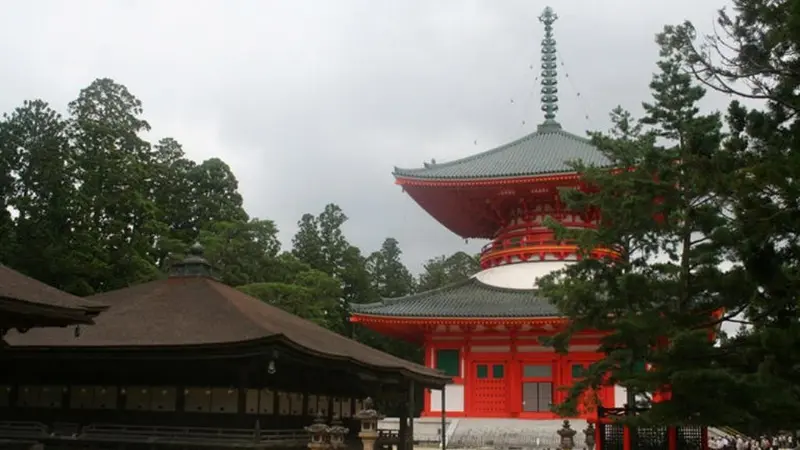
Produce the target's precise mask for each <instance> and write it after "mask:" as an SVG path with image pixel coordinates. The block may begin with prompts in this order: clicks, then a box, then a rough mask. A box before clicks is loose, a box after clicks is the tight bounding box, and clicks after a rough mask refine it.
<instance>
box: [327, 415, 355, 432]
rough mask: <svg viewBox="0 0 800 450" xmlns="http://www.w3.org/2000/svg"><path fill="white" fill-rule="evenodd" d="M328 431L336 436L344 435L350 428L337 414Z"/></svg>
mask: <svg viewBox="0 0 800 450" xmlns="http://www.w3.org/2000/svg"><path fill="white" fill-rule="evenodd" d="M328 432H329V433H330V434H332V435H334V436H344V435H346V434H347V433H349V432H350V429H349V428H347V427H345V426H344V425H343V424H342V419H340V418H339V415H338V414H337V415H335V416H333V420H331V426H330V428H328Z"/></svg>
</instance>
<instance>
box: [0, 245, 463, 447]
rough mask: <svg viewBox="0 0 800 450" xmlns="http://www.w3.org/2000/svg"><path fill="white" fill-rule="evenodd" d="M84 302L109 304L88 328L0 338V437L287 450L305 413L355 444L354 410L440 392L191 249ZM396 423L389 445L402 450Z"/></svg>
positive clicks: (416, 368) (433, 379) (301, 441)
mask: <svg viewBox="0 0 800 450" xmlns="http://www.w3.org/2000/svg"><path fill="white" fill-rule="evenodd" d="M89 300H90V301H92V302H97V303H101V304H107V305H109V308H108V310H107V311H105V312H104V313H103V314H101V315H100V316H98V317H97V318H96V319H95V324H94V325H73V326H69V327H66V328H42V329H31V330H29V331H28V332H26V333H19V332H15V331H11V332H9V333H8V334H7V339H6V340H7V341H8V344H9V345H8V346H7V347H6V348H5V349H4V350H3V351H2V352H0V366H2V367H4V368H12V370H3V371H2V372H0V439H2V438H14V437H23V438H25V439H36V440H37V441H39V442H43V443H44V444H45V446H46V448H107V447H108V448H138V446H141V447H142V448H161V447H162V446H163V447H165V448H167V447H169V448H208V446H212V447H217V448H226V447H236V448H242V447H250V448H264V447H269V446H273V447H274V446H279V447H285V448H289V447H301V446H305V445H306V444H307V442H308V435H307V433H305V432H304V431H303V427H304V426H307V425H309V424H310V423H311V422H312V419H313V418H314V417H315V416H317V415H320V414H321V415H322V416H323V418H325V419H326V420H328V421H329V420H331V419H333V417H335V416H338V417H340V418H342V420H343V421H344V422H345V424H346V425H348V426H349V428H350V430H352V431H351V433H356V432H357V430H358V428H359V426H358V424H356V423H354V422H353V415H354V414H355V413H356V412H357V411H359V410H360V409H361V399H364V398H366V397H368V396H371V397H372V398H377V399H387V400H390V401H396V402H402V403H403V404H407V405H408V410H413V408H414V405H413V398H414V390H415V389H420V388H441V387H442V386H443V385H445V384H446V383H447V382H448V381H449V378H448V377H446V376H444V375H442V374H441V373H439V372H437V371H434V370H432V369H429V368H426V367H424V366H421V365H417V364H414V363H410V362H408V361H405V360H402V359H399V358H396V357H393V356H391V355H388V354H385V353H382V352H380V351H377V350H375V349H372V348H370V347H367V346H365V345H362V344H360V343H358V342H355V341H352V340H350V339H347V338H345V337H343V336H340V335H338V334H336V333H333V332H331V331H328V330H326V329H323V328H321V327H319V326H317V325H315V324H313V323H311V322H308V321H306V320H303V319H301V318H298V317H296V316H293V315H291V314H289V313H287V312H285V311H282V310H280V309H278V308H275V307H273V306H270V305H268V304H266V303H264V302H262V301H261V300H258V299H255V298H253V297H250V296H248V295H246V294H244V293H242V292H240V291H238V290H236V289H234V288H232V287H230V286H227V285H225V284H222V283H220V282H218V281H217V280H215V279H214V278H213V276H212V271H211V267H210V265H209V264H208V262H207V261H206V260H205V259H204V258H203V256H202V248H201V247H199V246H195V247H193V248H192V251H191V254H190V255H189V256H188V257H187V258H186V259H185V260H184V261H183V262H181V263H179V264H176V265H175V266H173V267H172V269H171V272H170V275H169V277H168V278H167V279H164V280H158V281H153V282H149V283H144V284H140V285H137V286H133V287H129V288H125V289H120V290H117V291H112V292H108V293H104V294H100V295H96V296H93V297H90V298H89ZM404 415H405V416H406V417H401V421H400V426H401V430H400V436H399V437H398V439H400V440H401V441H402V442H405V443H406V444H405V445H403V446H404V447H405V446H406V445H407V446H408V447H409V448H410V446H411V445H412V442H411V439H410V436H411V435H412V434H411V433H412V431H413V430H411V427H412V426H411V423H413V422H411V423H409V422H410V421H408V420H407V419H408V415H407V414H404ZM348 422H350V423H348ZM176 446H177V447H176Z"/></svg>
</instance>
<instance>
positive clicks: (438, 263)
mask: <svg viewBox="0 0 800 450" xmlns="http://www.w3.org/2000/svg"><path fill="white" fill-rule="evenodd" d="M423 270H424V271H423V272H422V274H420V276H419V285H418V286H417V288H418V289H419V290H420V291H429V290H431V289H437V288H440V287H442V286H446V285H448V284H452V283H457V282H459V281H463V280H466V279H467V278H469V277H471V276H472V275H474V274H476V273H477V272H478V271H480V270H481V265H480V261H479V259H478V255H468V254H466V253H464V252H456V253H454V254H452V255H450V256H445V255H441V256H437V257H436V258H432V259H429V260H428V262H427V263H425V267H424V268H423Z"/></svg>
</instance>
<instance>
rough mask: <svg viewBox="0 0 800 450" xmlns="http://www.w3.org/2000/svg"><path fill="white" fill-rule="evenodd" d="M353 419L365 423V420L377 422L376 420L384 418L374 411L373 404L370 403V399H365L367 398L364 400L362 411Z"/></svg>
mask: <svg viewBox="0 0 800 450" xmlns="http://www.w3.org/2000/svg"><path fill="white" fill-rule="evenodd" d="M354 417H355V418H356V419H358V420H361V421H365V420H375V421H378V420H381V419H383V418H384V417H386V416H384V415H383V414H381V413H379V412H378V411H376V410H375V406H374V403H373V402H372V399H371V398H370V397H367V398H365V399H364V409H362V410H361V411H359V412H357V413H356V414H355V416H354Z"/></svg>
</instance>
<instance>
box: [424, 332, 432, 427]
mask: <svg viewBox="0 0 800 450" xmlns="http://www.w3.org/2000/svg"><path fill="white" fill-rule="evenodd" d="M431 341H432V339H431V336H430V334H428V333H425V342H424V344H423V345H422V348H423V349H424V351H425V367H430V368H433V367H434V363H433V346H432V345H431ZM422 398H423V400H422V402H423V408H422V411H423V414H425V413H431V390H430V389H425V393H424V394H423V395H422Z"/></svg>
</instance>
